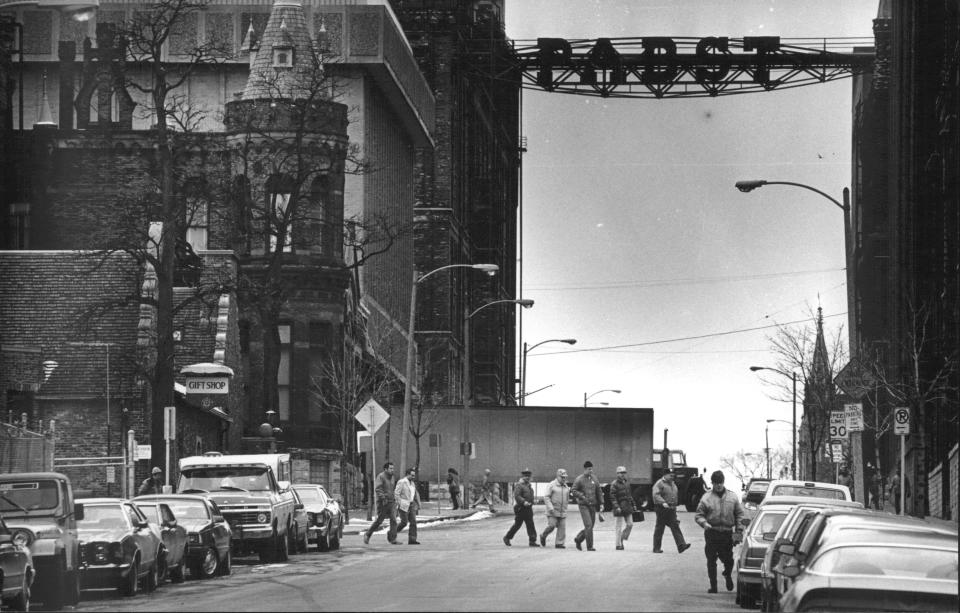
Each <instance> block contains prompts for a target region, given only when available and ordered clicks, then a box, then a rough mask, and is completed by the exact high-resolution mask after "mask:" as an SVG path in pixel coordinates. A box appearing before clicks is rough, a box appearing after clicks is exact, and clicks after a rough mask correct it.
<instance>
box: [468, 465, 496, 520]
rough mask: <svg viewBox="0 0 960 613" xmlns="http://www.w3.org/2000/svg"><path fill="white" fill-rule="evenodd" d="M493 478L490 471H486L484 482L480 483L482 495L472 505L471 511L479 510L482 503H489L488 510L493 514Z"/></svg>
mask: <svg viewBox="0 0 960 613" xmlns="http://www.w3.org/2000/svg"><path fill="white" fill-rule="evenodd" d="M492 489H493V478H492V477H491V476H490V469H489V468H487V469H484V471H483V481H481V482H480V493H479V495H478V496H477V499H476V500H475V501H474V502H473V504H472V505H470V508H471V509H475V508H477V505H478V504H480V503H481V502H485V503H487V508H488V509H490V512H491V513H493V491H492Z"/></svg>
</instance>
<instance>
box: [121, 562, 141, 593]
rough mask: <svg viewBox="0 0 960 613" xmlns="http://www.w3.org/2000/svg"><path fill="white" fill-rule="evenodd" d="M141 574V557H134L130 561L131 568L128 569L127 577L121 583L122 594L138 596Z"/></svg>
mask: <svg viewBox="0 0 960 613" xmlns="http://www.w3.org/2000/svg"><path fill="white" fill-rule="evenodd" d="M139 575H140V559H139V558H134V559H133V562H131V563H130V569H129V570H128V571H127V577H126V579H124V580H123V583H121V584H120V594H122V595H123V596H136V595H137V590H138V589H139V587H140V585H139V582H138V581H137V577H138V576H139Z"/></svg>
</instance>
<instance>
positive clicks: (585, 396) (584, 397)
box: [583, 390, 620, 408]
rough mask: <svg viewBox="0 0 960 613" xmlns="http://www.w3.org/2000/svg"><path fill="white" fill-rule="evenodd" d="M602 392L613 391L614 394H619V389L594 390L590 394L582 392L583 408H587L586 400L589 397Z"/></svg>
mask: <svg viewBox="0 0 960 613" xmlns="http://www.w3.org/2000/svg"><path fill="white" fill-rule="evenodd" d="M603 392H613V393H614V394H619V393H620V390H600V391H599V392H594V393H592V394H590V395H589V396H588V395H587V392H584V393H583V408H587V400H590V399H591V398H593V397H594V396H596V395H597V394H602V393H603Z"/></svg>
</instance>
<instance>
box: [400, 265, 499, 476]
mask: <svg viewBox="0 0 960 613" xmlns="http://www.w3.org/2000/svg"><path fill="white" fill-rule="evenodd" d="M451 268H472V269H474V270H482V271H483V272H485V273H487V274H488V275H491V276H493V275H495V274H496V273H497V271H498V270H500V267H499V266H497V265H496V264H448V265H447V266H441V267H440V268H434V269H433V270H431V271H430V272H428V273H425V274H422V275H421V274H420V273H418V272H417V271H416V269H414V271H413V283H412V284H411V286H410V323H409V325H408V326H407V367H406V378H407V380H406V382H405V384H404V386H403V416H402V418H401V425H400V468H401V470H406V469H407V432H408V430H409V428H410V405H411V401H412V400H413V370H414V364H415V362H416V351H417V342H416V338H415V336H416V330H415V327H416V324H417V285H419V284H420V283H421V282H422V281H423V280H424V279H426V278H427V277H429V276H430V275H432V274H434V273H437V272H440V271H441V270H449V269H451Z"/></svg>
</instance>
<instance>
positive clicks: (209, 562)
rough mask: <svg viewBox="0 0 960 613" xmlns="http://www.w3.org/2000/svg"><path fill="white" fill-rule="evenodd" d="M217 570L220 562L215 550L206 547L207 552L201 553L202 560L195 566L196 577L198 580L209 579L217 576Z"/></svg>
mask: <svg viewBox="0 0 960 613" xmlns="http://www.w3.org/2000/svg"><path fill="white" fill-rule="evenodd" d="M218 568H220V560H219V558H218V557H217V550H216V549H214V548H213V547H208V548H207V550H206V551H204V552H203V560H201V561H200V563H199V564H197V572H196V575H197V577H198V578H200V579H209V578H210V577H213V576H214V575H216V574H217V569H218Z"/></svg>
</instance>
